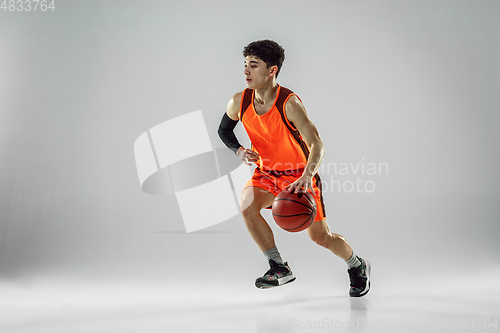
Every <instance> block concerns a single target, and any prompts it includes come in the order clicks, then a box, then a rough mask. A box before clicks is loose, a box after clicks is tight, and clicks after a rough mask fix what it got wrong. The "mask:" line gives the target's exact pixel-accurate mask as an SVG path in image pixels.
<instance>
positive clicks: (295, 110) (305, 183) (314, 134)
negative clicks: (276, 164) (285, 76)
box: [285, 96, 325, 194]
mask: <svg viewBox="0 0 500 333" xmlns="http://www.w3.org/2000/svg"><path fill="white" fill-rule="evenodd" d="M285 112H286V116H287V118H288V120H289V121H290V122H291V123H293V125H294V126H295V127H296V128H297V130H298V131H299V133H300V135H301V136H302V139H303V140H304V142H305V143H306V144H307V146H308V147H309V158H308V159H307V164H306V167H305V168H304V172H303V173H302V176H301V177H300V178H299V179H297V180H296V181H295V182H293V183H292V184H290V185H288V186H287V189H288V190H300V189H301V188H304V190H306V191H307V189H310V190H311V192H312V193H313V194H314V190H313V181H312V179H313V177H314V175H315V174H316V172H318V169H319V165H320V164H321V161H322V160H323V155H324V154H325V148H324V146H323V141H322V140H321V138H320V136H319V132H318V129H317V128H316V126H314V124H313V122H312V121H311V119H309V116H308V115H307V111H306V108H305V107H304V105H303V104H302V102H301V101H300V100H299V99H298V98H297V97H296V96H292V97H290V98H289V99H288V101H287V102H286V105H285Z"/></svg>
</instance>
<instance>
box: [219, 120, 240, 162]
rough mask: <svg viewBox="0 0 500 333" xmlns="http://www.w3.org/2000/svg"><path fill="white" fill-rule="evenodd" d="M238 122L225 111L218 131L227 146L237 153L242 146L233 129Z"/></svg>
mask: <svg viewBox="0 0 500 333" xmlns="http://www.w3.org/2000/svg"><path fill="white" fill-rule="evenodd" d="M237 124H238V121H237V120H232V119H231V118H229V116H228V115H227V113H225V112H224V115H223V116H222V120H221V122H220V125H219V130H218V131H217V133H218V134H219V137H220V138H221V140H222V142H224V144H225V145H226V146H227V148H229V149H231V150H232V151H233V152H234V153H235V154H236V151H237V150H238V148H240V147H241V145H240V143H239V142H238V139H236V135H234V131H233V130H234V128H235V127H236V125H237Z"/></svg>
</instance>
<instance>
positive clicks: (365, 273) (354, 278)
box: [347, 256, 372, 297]
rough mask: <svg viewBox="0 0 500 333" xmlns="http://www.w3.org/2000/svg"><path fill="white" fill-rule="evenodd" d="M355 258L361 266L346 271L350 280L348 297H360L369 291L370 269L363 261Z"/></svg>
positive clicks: (367, 263) (366, 262) (368, 264)
mask: <svg viewBox="0 0 500 333" xmlns="http://www.w3.org/2000/svg"><path fill="white" fill-rule="evenodd" d="M356 257H357V258H358V259H359V261H361V266H358V267H353V268H349V269H348V270H347V273H349V279H350V280H351V289H350V290H349V296H351V297H361V296H364V295H366V294H367V293H368V291H370V272H371V269H372V267H371V265H370V263H369V262H368V261H366V260H365V259H363V258H360V257H358V256H356Z"/></svg>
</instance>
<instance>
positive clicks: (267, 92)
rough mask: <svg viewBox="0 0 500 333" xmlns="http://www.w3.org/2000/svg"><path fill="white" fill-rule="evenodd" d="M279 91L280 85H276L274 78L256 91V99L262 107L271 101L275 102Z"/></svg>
mask: <svg viewBox="0 0 500 333" xmlns="http://www.w3.org/2000/svg"><path fill="white" fill-rule="evenodd" d="M277 90H278V84H277V83H276V79H274V78H273V80H269V81H268V82H266V84H265V85H263V86H262V87H260V88H257V89H255V99H256V100H257V102H259V103H260V104H262V105H264V104H266V103H268V102H269V101H271V102H274V99H275V98H276V91H277Z"/></svg>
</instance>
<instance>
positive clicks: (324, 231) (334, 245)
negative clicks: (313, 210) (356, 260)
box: [307, 220, 353, 260]
mask: <svg viewBox="0 0 500 333" xmlns="http://www.w3.org/2000/svg"><path fill="white" fill-rule="evenodd" d="M307 233H308V234H309V237H310V238H311V240H312V241H314V242H315V243H316V244H318V245H320V246H322V247H324V248H327V249H329V250H330V251H332V252H333V253H334V254H335V255H337V256H338V257H340V258H342V259H343V260H349V258H351V256H352V253H353V252H352V248H351V246H350V245H349V243H347V240H346V239H345V238H344V236H341V235H338V234H334V233H332V232H331V231H330V229H329V228H328V223H326V220H323V221H315V222H313V223H312V224H311V226H309V228H307Z"/></svg>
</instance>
